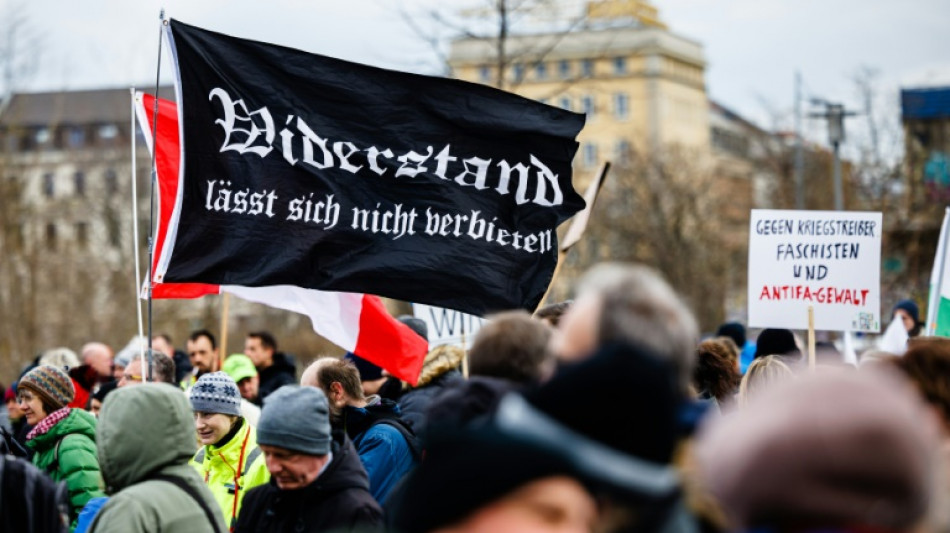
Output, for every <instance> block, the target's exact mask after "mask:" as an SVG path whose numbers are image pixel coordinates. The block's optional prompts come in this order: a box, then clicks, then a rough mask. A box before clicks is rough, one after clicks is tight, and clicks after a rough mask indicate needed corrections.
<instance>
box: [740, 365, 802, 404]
mask: <svg viewBox="0 0 950 533" xmlns="http://www.w3.org/2000/svg"><path fill="white" fill-rule="evenodd" d="M794 376H795V373H794V372H792V369H791V368H789V367H788V365H786V364H785V363H784V362H782V357H781V356H779V355H767V356H765V357H758V358H756V359H755V360H753V361H752V364H750V365H749V369H748V370H746V373H745V375H744V376H742V381H741V382H739V407H740V408H742V407H745V406H747V405H749V402H750V401H751V399H752V398H753V397H755V396H757V395H759V394H760V393H761V392H762V391H763V390H766V389H770V388H772V387H774V386H775V385H776V384H778V383H782V382H785V381H788V380H790V379H792V378H793V377H794Z"/></svg>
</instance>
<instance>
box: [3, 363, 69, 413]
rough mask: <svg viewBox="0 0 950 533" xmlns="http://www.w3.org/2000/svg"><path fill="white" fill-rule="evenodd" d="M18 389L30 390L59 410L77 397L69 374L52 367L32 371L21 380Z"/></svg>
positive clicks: (42, 366) (39, 367)
mask: <svg viewBox="0 0 950 533" xmlns="http://www.w3.org/2000/svg"><path fill="white" fill-rule="evenodd" d="M17 387H18V388H23V389H30V390H31V391H33V392H35V393H36V394H39V395H40V396H41V397H42V398H43V399H44V400H46V403H48V404H50V405H51V406H53V407H55V408H57V409H61V408H63V407H66V405H68V404H69V402H71V401H73V397H74V396H75V395H76V391H75V389H74V388H73V381H72V380H71V379H70V378H69V374H67V373H66V371H65V370H63V369H62V368H59V367H56V366H51V365H41V366H38V367H36V368H34V369H33V370H30V371H29V372H27V373H26V375H25V376H23V377H22V378H20V383H19V384H18V385H17ZM47 414H49V413H47Z"/></svg>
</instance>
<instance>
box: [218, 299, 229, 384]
mask: <svg viewBox="0 0 950 533" xmlns="http://www.w3.org/2000/svg"><path fill="white" fill-rule="evenodd" d="M230 304H231V294H230V293H227V292H226V293H224V294H222V295H221V347H220V349H219V350H218V360H217V363H218V368H217V369H218V370H221V369H222V368H224V358H225V357H227V355H225V354H227V353H228V307H230Z"/></svg>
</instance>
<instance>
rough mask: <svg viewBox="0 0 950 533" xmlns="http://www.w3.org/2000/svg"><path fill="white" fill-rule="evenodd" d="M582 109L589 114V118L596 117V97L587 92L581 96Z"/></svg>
mask: <svg viewBox="0 0 950 533" xmlns="http://www.w3.org/2000/svg"><path fill="white" fill-rule="evenodd" d="M581 111H583V112H584V114H585V115H587V118H589V119H590V118H593V117H594V97H593V96H591V95H589V94H585V95H584V96H582V97H581Z"/></svg>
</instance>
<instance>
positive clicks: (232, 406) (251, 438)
mask: <svg viewBox="0 0 950 533" xmlns="http://www.w3.org/2000/svg"><path fill="white" fill-rule="evenodd" d="M190 399H191V408H192V410H193V411H194V414H195V430H196V431H197V434H198V441H199V442H200V443H201V444H202V445H203V446H202V447H201V448H200V449H199V450H198V453H197V454H196V455H195V457H194V459H192V461H191V465H192V466H194V467H195V469H196V470H197V471H198V474H199V475H201V477H202V478H203V479H204V481H205V483H206V484H207V485H208V488H210V489H211V492H212V493H213V494H214V498H215V500H217V502H218V504H219V505H220V506H221V511H222V513H223V516H224V520H225V523H227V524H228V525H229V527H230V529H231V530H232V531H233V530H234V525H235V524H237V517H238V514H239V513H240V511H241V502H242V501H243V500H244V495H245V494H246V493H247V491H249V490H251V489H252V488H254V487H256V486H258V485H263V484H265V483H267V482H268V481H270V472H269V471H268V470H267V465H266V464H265V462H264V454H263V453H261V449H260V448H259V447H258V446H257V430H256V429H254V427H253V426H251V425H250V424H249V423H248V422H247V421H246V420H245V419H244V418H243V417H242V416H241V393H240V390H239V389H238V386H237V384H236V383H235V382H234V380H233V379H231V376H229V375H228V374H226V373H224V372H212V373H209V374H204V375H202V376H201V377H200V378H198V381H197V382H195V386H194V387H192V388H191V394H190Z"/></svg>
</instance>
